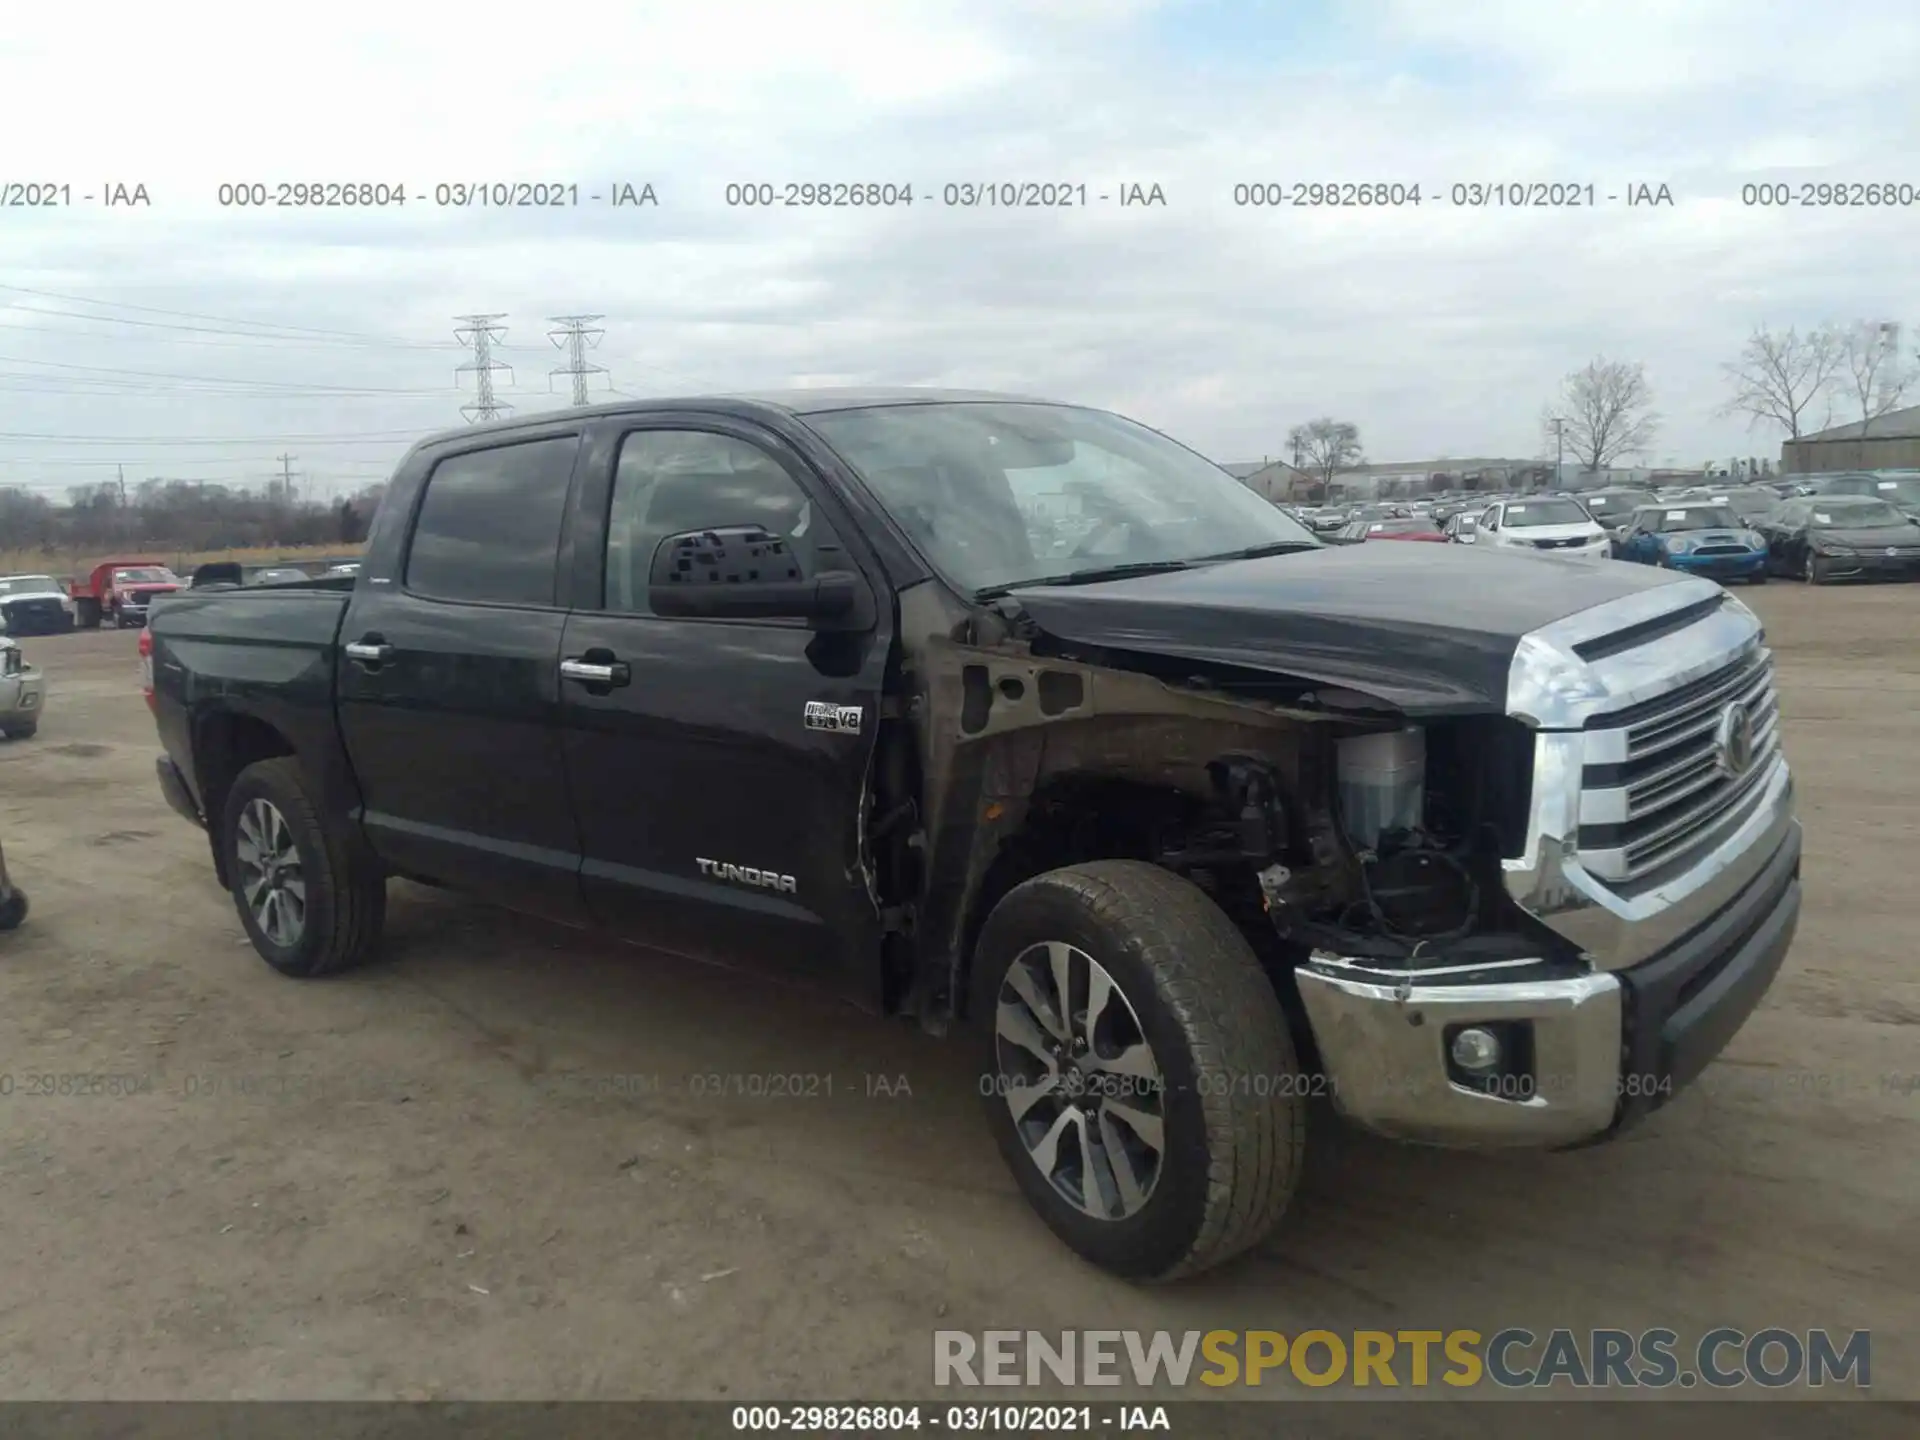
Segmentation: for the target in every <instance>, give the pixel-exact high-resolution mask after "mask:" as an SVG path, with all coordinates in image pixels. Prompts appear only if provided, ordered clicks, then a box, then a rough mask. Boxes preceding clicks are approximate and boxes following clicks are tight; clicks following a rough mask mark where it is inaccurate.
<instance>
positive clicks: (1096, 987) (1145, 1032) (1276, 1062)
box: [973, 860, 1307, 1280]
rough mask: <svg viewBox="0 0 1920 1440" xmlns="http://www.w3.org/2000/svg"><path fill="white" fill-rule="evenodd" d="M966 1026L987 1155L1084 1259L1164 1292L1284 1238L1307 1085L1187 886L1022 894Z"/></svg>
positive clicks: (989, 928) (1158, 876) (1173, 882)
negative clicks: (990, 1143) (977, 1039)
mask: <svg viewBox="0 0 1920 1440" xmlns="http://www.w3.org/2000/svg"><path fill="white" fill-rule="evenodd" d="M973 1014H974V1016H975V1017H976V1020H977V1022H978V1028H979V1030H980V1032H981V1037H982V1038H981V1044H982V1055H981V1062H982V1063H981V1072H982V1073H981V1084H980V1090H981V1094H982V1098H983V1100H984V1102H985V1105H986V1110H987V1123H988V1125H989V1127H990V1128H991V1129H992V1131H993V1134H994V1139H995V1141H996V1142H997V1143H998V1145H999V1147H1000V1153H1001V1155H1002V1157H1003V1158H1004V1159H1005V1161H1006V1163H1007V1165H1008V1166H1009V1167H1010V1168H1011V1169H1012V1171H1013V1175H1014V1179H1015V1181H1016V1183H1018V1184H1019V1186H1020V1189H1021V1191H1022V1192H1023V1193H1024V1194H1025V1195H1026V1197H1027V1200H1028V1201H1029V1202H1030V1203H1031V1204H1032V1205H1033V1207H1034V1208H1035V1209H1036V1210H1038V1211H1039V1212H1040V1215H1041V1218H1042V1219H1044V1220H1045V1221H1046V1223H1047V1225H1048V1226H1049V1227H1050V1228H1051V1229H1052V1230H1053V1232H1054V1233H1055V1234H1056V1235H1058V1236H1059V1237H1060V1238H1061V1239H1062V1240H1063V1241H1065V1242H1066V1243H1067V1244H1068V1245H1069V1246H1071V1247H1072V1248H1073V1249H1074V1250H1075V1251H1077V1252H1078V1253H1079V1254H1080V1255H1082V1256H1084V1257H1085V1258H1086V1259H1088V1260H1090V1261H1092V1262H1093V1263H1094V1264H1096V1265H1099V1266H1101V1267H1102V1268H1104V1269H1106V1270H1110V1271H1112V1272H1114V1273H1115V1274H1118V1275H1122V1276H1126V1277H1128V1278H1130V1279H1140V1280H1168V1279H1174V1278H1177V1277H1179V1276H1182V1275H1188V1274H1192V1273H1194V1272H1197V1271H1200V1270H1205V1269H1207V1268H1209V1267H1211V1266H1214V1265H1217V1264H1219V1263H1221V1262H1222V1261H1224V1260H1228V1259H1230V1258H1232V1257H1233V1256H1234V1255H1236V1254H1238V1253H1240V1252H1242V1251H1244V1250H1246V1249H1248V1248H1249V1247H1251V1246H1252V1245H1254V1244H1256V1243H1257V1242H1258V1241H1259V1240H1260V1239H1261V1238H1262V1237H1263V1236H1264V1235H1266V1234H1267V1233H1268V1232H1269V1231H1270V1230H1271V1229H1272V1228H1273V1227H1274V1225H1275V1224H1276V1223H1278V1221H1279V1219H1280V1217H1281V1215H1282V1214H1283V1213H1284V1211H1285V1209H1286V1206H1287V1202H1288V1200H1289V1199H1290V1198H1291V1196H1292V1194H1293V1190H1294V1186H1295V1184H1296V1183H1297V1181H1298V1177H1299V1173H1300V1167H1301V1162H1302V1158H1303V1155H1304V1152H1305V1146H1306V1120H1307V1111H1306V1099H1305V1093H1306V1086H1305V1084H1304V1083H1303V1081H1302V1077H1301V1075H1300V1071H1299V1064H1298V1062H1297V1060H1296V1058H1295V1053H1294V1048H1293V1042H1292V1039H1291V1037H1290V1035H1289V1033H1288V1029H1287V1022H1286V1017H1285V1015H1284V1013H1283V1012H1282V1010H1281V1007H1280V1001H1279V999H1278V997H1277V996H1276V995H1275V993H1274V989H1273V986H1272V985H1271V984H1270V983H1269V981H1268V979H1267V977H1266V975H1265V973H1264V972H1263V971H1262V970H1261V968H1260V963H1259V961H1258V960H1257V959H1256V958H1255V956H1254V953H1253V950H1252V948H1251V947H1250V946H1249V945H1248V944H1247V941H1246V939H1245V937H1243V936H1242V935H1241V934H1240V932H1239V931H1238V930H1237V929H1235V928H1234V925H1233V922H1232V921H1231V920H1229V919H1228V918H1227V916H1226V914H1225V913H1224V912H1222V911H1221V909H1220V908H1219V907H1218V906H1217V905H1215V904H1214V903H1213V901H1212V900H1210V899H1209V898H1208V897H1207V896H1206V894H1205V893H1204V892H1202V891H1201V890H1200V889H1199V888H1198V887H1196V886H1194V885H1193V884H1192V883H1190V882H1189V881H1187V880H1184V879H1181V878H1180V877H1178V876H1176V875H1172V874H1170V873H1168V872H1167V871H1165V870H1162V869H1160V868H1159V867H1158V866H1154V865H1148V864H1144V863H1140V862H1137V861H1125V860H1109V861H1097V862H1094V863H1091V864H1085V865H1074V866H1069V867H1067V868H1065V869H1061V870H1054V871H1050V872H1049V873H1047V874H1044V875H1041V876H1038V877H1036V878H1035V879H1032V880H1029V881H1027V882H1026V883H1025V884H1023V885H1020V886H1018V887H1016V888H1015V889H1014V890H1013V891H1011V892H1010V893H1009V894H1008V895H1007V896H1006V897H1005V898H1004V899H1003V900H1002V901H1001V902H1000V903H999V905H998V906H996V907H995V909H994V911H993V914H992V915H991V916H990V917H989V918H988V920H987V923H986V926H985V927H984V929H983V931H982V933H981V936H980V943H979V946H978V949H977V951H976V955H975V961H974V974H973Z"/></svg>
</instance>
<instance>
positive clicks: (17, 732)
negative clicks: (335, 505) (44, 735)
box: [6, 720, 40, 740]
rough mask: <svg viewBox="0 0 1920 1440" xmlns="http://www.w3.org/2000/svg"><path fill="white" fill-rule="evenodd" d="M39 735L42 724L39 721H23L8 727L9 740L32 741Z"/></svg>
mask: <svg viewBox="0 0 1920 1440" xmlns="http://www.w3.org/2000/svg"><path fill="white" fill-rule="evenodd" d="M39 733H40V722H39V721H38V720H23V721H21V722H20V723H19V724H18V725H9V726H7V727H6V736H7V738H8V739H9V740H31V739H32V738H33V737H34V736H35V735H38V734H39Z"/></svg>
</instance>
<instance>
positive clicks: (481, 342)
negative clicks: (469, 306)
mask: <svg viewBox="0 0 1920 1440" xmlns="http://www.w3.org/2000/svg"><path fill="white" fill-rule="evenodd" d="M454 318H455V319H456V320H458V321H459V322H460V328H459V329H458V330H456V331H454V332H453V334H454V338H455V339H457V340H458V341H459V342H460V343H461V344H462V345H465V346H467V347H469V348H470V349H471V350H472V351H473V359H471V360H470V361H468V362H467V363H466V364H465V365H462V366H460V367H459V368H458V369H456V370H455V371H454V374H455V375H464V374H466V373H467V372H468V371H472V372H473V374H474V375H475V376H476V377H477V379H478V384H477V390H476V393H475V395H474V397H473V404H471V405H462V406H461V407H460V413H461V414H462V415H464V416H466V417H467V423H468V424H472V423H473V422H474V421H476V420H492V419H494V418H496V417H498V416H501V415H511V414H512V413H513V406H511V405H509V404H507V403H506V402H505V401H502V400H496V399H494V398H493V376H494V372H495V371H496V370H504V371H506V372H507V377H508V379H512V377H513V367H512V366H511V365H509V364H507V363H506V362H505V361H503V360H496V359H494V358H493V347H494V344H495V342H497V341H498V340H500V339H501V337H503V336H504V335H505V334H506V333H507V332H506V330H505V328H504V327H502V326H501V324H500V321H502V320H504V319H506V318H507V317H506V316H505V315H456V316H455V317H454Z"/></svg>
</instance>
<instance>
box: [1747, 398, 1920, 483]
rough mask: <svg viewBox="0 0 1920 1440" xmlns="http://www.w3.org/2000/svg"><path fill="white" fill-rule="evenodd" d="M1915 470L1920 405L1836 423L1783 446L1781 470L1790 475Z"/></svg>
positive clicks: (1919, 446) (1918, 464)
mask: <svg viewBox="0 0 1920 1440" xmlns="http://www.w3.org/2000/svg"><path fill="white" fill-rule="evenodd" d="M1913 469H1920V405H1909V406H1907V408H1906V409H1904V410H1889V411H1888V412H1887V413H1886V414H1885V415H1881V416H1879V417H1878V418H1876V419H1874V420H1872V421H1868V422H1865V423H1863V422H1861V421H1859V420H1856V421H1854V422H1853V423H1852V424H1851V425H1835V426H1834V427H1833V428H1832V429H1830V430H1821V431H1819V432H1818V433H1816V434H1813V435H1802V436H1801V437H1800V438H1799V439H1798V440H1786V441H1782V442H1781V445H1780V470H1781V473H1783V474H1786V475H1817V474H1820V473H1822V472H1824V471H1829V470H1913Z"/></svg>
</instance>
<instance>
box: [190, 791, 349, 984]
mask: <svg viewBox="0 0 1920 1440" xmlns="http://www.w3.org/2000/svg"><path fill="white" fill-rule="evenodd" d="M220 836H221V843H222V844H224V845H225V846H226V860H227V875H228V884H229V888H230V890H231V892H232V895H233V903H234V908H235V909H236V910H238V911H239V914H240V923H241V924H242V925H243V926H244V927H245V928H246V932H247V938H248V939H249V940H251V941H252V942H253V948H254V949H255V950H257V951H259V952H260V958H261V959H263V960H265V961H266V962H267V963H268V964H269V965H271V966H273V968H274V969H276V970H278V971H279V972H280V973H281V974H283V975H291V976H293V977H295V978H296V979H303V980H304V979H311V978H314V977H317V976H321V975H331V974H333V973H334V972H336V971H339V970H345V969H348V968H350V967H351V966H354V965H357V964H358V963H360V962H361V961H362V960H364V959H365V958H366V957H367V956H368V954H369V953H370V952H371V951H372V949H373V947H374V945H375V944H376V943H378V940H379V937H380V930H381V927H382V925H383V924H384V922H385V919H386V899H387V887H386V878H385V876H384V875H383V874H382V873H381V872H380V871H379V869H378V868H377V867H376V866H375V865H373V863H372V861H371V859H370V857H367V856H364V855H362V854H360V853H359V852H358V849H357V847H356V846H355V845H354V844H353V843H352V841H351V839H350V838H349V837H346V836H342V835H338V834H335V833H333V832H331V831H329V830H328V828H327V827H326V826H325V825H324V824H322V822H321V820H320V815H319V811H318V809H317V808H316V807H315V805H314V803H313V801H312V800H311V798H310V797H309V796H308V794H307V790H306V779H305V776H304V775H302V773H301V771H300V767H299V764H298V763H297V762H296V761H294V760H292V759H286V758H281V759H274V760H261V761H258V762H256V763H255V764H252V765H249V766H248V767H247V768H246V769H245V770H242V771H241V772H240V774H239V777H238V778H237V779H235V780H234V782H233V788H232V789H231V790H229V791H228V792H227V803H226V809H225V812H224V815H223V817H222V820H221V829H220Z"/></svg>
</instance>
